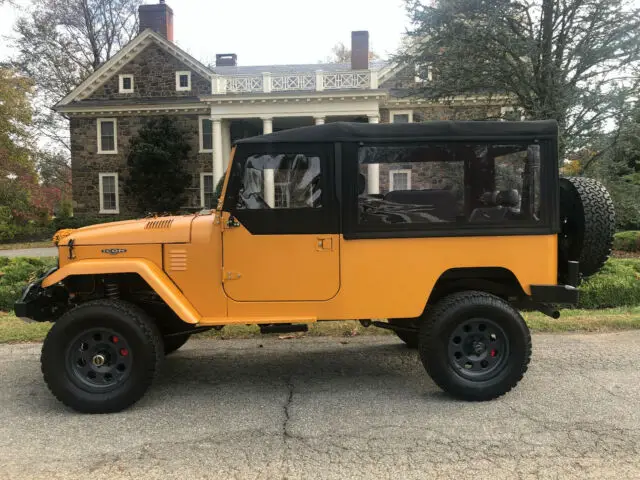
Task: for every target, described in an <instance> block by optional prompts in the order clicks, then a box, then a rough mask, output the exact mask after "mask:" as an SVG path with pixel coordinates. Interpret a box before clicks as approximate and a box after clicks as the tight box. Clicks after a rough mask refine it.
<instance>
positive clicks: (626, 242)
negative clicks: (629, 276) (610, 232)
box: [613, 231, 640, 252]
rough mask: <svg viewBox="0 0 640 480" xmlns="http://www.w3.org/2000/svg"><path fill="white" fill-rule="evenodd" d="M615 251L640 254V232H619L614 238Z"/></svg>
mask: <svg viewBox="0 0 640 480" xmlns="http://www.w3.org/2000/svg"><path fill="white" fill-rule="evenodd" d="M613 249H614V250H623V251H625V252H640V231H630V232H618V233H616V235H615V237H614V238H613Z"/></svg>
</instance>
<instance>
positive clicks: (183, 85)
mask: <svg viewBox="0 0 640 480" xmlns="http://www.w3.org/2000/svg"><path fill="white" fill-rule="evenodd" d="M190 90H191V72H189V71H184V72H176V91H178V92H188V91H190Z"/></svg>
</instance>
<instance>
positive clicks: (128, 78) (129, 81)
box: [120, 75, 133, 93]
mask: <svg viewBox="0 0 640 480" xmlns="http://www.w3.org/2000/svg"><path fill="white" fill-rule="evenodd" d="M120 93H133V75H120Z"/></svg>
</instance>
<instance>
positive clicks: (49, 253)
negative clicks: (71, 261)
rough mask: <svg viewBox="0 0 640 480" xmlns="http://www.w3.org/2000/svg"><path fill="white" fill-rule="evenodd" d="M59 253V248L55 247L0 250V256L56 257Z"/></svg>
mask: <svg viewBox="0 0 640 480" xmlns="http://www.w3.org/2000/svg"><path fill="white" fill-rule="evenodd" d="M57 255H58V249H57V248H55V247H47V248H19V249H15V250H0V257H55V256H57Z"/></svg>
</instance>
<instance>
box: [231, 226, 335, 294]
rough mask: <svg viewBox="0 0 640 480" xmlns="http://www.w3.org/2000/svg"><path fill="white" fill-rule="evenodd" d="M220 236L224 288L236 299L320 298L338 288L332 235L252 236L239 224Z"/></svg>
mask: <svg viewBox="0 0 640 480" xmlns="http://www.w3.org/2000/svg"><path fill="white" fill-rule="evenodd" d="M222 238H223V284H224V290H225V292H226V293H227V295H228V296H229V297H230V298H231V299H233V300H235V301H238V302H258V301H282V302H289V301H290V302H295V301H321V300H329V299H330V298H332V297H333V296H335V295H336V294H337V293H338V290H339V289H340V250H339V247H340V244H339V236H338V235H336V234H327V235H322V234H297V235H295V234H294V235H278V234H270V235H252V234H251V233H250V232H249V231H248V230H247V229H246V228H245V227H244V226H242V225H239V226H235V227H231V228H226V229H225V230H224V233H223V237H222Z"/></svg>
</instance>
